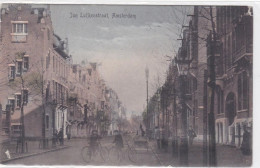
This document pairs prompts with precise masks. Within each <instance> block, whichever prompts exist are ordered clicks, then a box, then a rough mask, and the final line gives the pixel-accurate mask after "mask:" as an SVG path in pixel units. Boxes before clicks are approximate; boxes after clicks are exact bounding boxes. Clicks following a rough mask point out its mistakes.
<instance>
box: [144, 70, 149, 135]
mask: <svg viewBox="0 0 260 168" xmlns="http://www.w3.org/2000/svg"><path fill="white" fill-rule="evenodd" d="M145 77H146V89H147V97H146V110H147V113H146V119H147V123H146V127H147V128H146V134H147V131H148V130H149V126H148V125H149V110H148V78H149V69H148V67H146V68H145Z"/></svg>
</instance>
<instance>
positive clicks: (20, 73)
mask: <svg viewBox="0 0 260 168" xmlns="http://www.w3.org/2000/svg"><path fill="white" fill-rule="evenodd" d="M22 63H23V62H22V61H20V60H19V61H18V60H17V71H16V75H18V76H20V75H22V67H23V66H22Z"/></svg>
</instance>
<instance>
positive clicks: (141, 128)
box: [140, 124, 145, 137]
mask: <svg viewBox="0 0 260 168" xmlns="http://www.w3.org/2000/svg"><path fill="white" fill-rule="evenodd" d="M140 130H141V134H142V137H143V136H144V134H145V131H144V129H143V126H142V124H140Z"/></svg>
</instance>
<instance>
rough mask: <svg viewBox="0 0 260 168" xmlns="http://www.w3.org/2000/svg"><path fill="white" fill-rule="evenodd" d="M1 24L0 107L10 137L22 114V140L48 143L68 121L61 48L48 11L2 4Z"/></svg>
mask: <svg viewBox="0 0 260 168" xmlns="http://www.w3.org/2000/svg"><path fill="white" fill-rule="evenodd" d="M1 20H2V22H1V34H2V38H1V57H0V59H1V61H0V62H1V64H0V66H1V69H2V71H1V72H0V76H1V85H0V88H1V103H2V105H3V109H4V111H6V110H8V109H6V108H5V107H8V108H9V110H8V111H10V112H11V136H19V134H20V132H21V112H22V111H23V113H24V127H25V137H27V138H33V139H35V138H36V139H39V138H43V137H45V138H46V139H51V138H52V136H53V132H54V130H55V129H57V130H59V129H61V128H62V127H63V125H64V123H65V121H66V116H67V115H66V111H67V110H66V109H67V107H66V102H67V100H66V99H67V94H68V86H67V80H66V77H67V76H68V73H69V64H68V63H67V59H68V58H69V56H68V55H67V54H66V52H65V48H64V43H63V42H62V41H61V40H60V39H59V38H57V36H55V35H54V32H53V29H52V22H51V18H50V12H49V9H48V7H46V8H37V7H32V6H30V5H19V4H15V5H7V6H6V8H2V9H1ZM6 105H9V106H6ZM22 108H23V110H22ZM3 116H5V115H3ZM63 116H64V117H63ZM44 127H45V129H44ZM4 129H9V128H4ZM7 132H8V131H7ZM64 135H65V131H64Z"/></svg>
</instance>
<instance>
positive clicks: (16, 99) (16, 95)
mask: <svg viewBox="0 0 260 168" xmlns="http://www.w3.org/2000/svg"><path fill="white" fill-rule="evenodd" d="M18 95H19V96H20V98H21V99H20V106H19V105H18V103H17V102H18ZM15 104H16V108H21V106H22V94H21V93H15Z"/></svg>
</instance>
